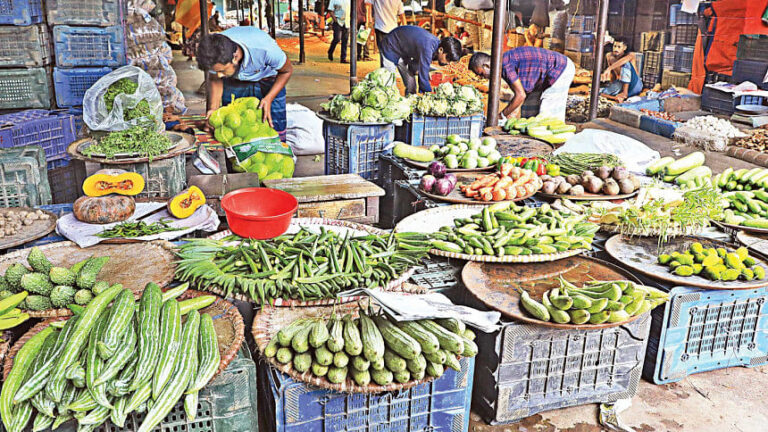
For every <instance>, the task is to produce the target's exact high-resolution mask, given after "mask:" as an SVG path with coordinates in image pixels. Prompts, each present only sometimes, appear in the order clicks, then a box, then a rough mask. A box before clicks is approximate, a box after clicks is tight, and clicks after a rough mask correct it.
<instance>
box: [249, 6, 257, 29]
mask: <svg viewBox="0 0 768 432" xmlns="http://www.w3.org/2000/svg"><path fill="white" fill-rule="evenodd" d="M248 15H249V17H250V20H251V25H255V24H256V22H255V21H254V20H253V0H250V1H249V2H248Z"/></svg>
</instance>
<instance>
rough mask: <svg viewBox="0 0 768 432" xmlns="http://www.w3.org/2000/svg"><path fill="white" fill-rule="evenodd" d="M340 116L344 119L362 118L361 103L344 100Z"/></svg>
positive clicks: (354, 120) (340, 118) (350, 120)
mask: <svg viewBox="0 0 768 432" xmlns="http://www.w3.org/2000/svg"><path fill="white" fill-rule="evenodd" d="M338 118H339V120H342V121H347V122H356V121H357V120H358V119H359V118H360V105H358V104H356V103H354V102H350V101H344V102H342V103H341V107H340V108H339V114H338Z"/></svg>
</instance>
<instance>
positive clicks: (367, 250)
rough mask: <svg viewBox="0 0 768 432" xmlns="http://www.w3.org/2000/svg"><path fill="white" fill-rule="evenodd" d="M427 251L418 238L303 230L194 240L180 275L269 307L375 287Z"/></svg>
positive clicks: (182, 253)
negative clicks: (279, 300)
mask: <svg viewBox="0 0 768 432" xmlns="http://www.w3.org/2000/svg"><path fill="white" fill-rule="evenodd" d="M428 251H429V243H428V241H426V239H425V238H424V237H423V236H422V235H420V234H411V233H398V234H385V235H367V236H357V237H353V236H351V235H346V236H344V235H340V234H338V233H336V232H334V231H329V230H326V229H325V228H321V230H320V232H319V233H316V232H312V231H310V230H308V229H306V228H302V229H301V230H300V231H299V232H297V233H296V234H286V235H282V236H280V237H277V238H274V239H271V240H248V239H242V238H240V237H237V236H230V237H228V238H225V239H222V240H218V241H217V240H210V239H193V240H191V241H189V242H188V243H185V244H183V245H182V246H181V247H180V250H179V252H178V254H177V255H178V258H179V260H178V262H177V264H178V267H177V269H176V277H177V279H180V280H182V281H188V282H191V283H195V284H197V285H198V286H199V287H200V288H201V289H206V287H209V286H215V287H218V288H219V289H221V290H222V291H224V293H225V295H226V296H230V295H231V294H233V293H237V294H243V295H246V296H248V297H250V298H251V299H252V300H253V301H254V302H255V303H258V304H268V303H272V302H273V300H274V299H277V298H290V299H298V300H319V299H328V298H335V297H336V296H337V294H338V293H340V292H343V291H346V290H349V289H353V288H376V287H382V286H385V285H386V284H387V283H389V282H390V281H392V280H394V279H397V278H398V277H399V276H400V275H401V274H402V273H404V272H405V271H406V270H407V269H408V268H410V267H412V266H415V265H418V264H419V263H420V261H421V259H422V258H424V257H425V256H426V255H427V252H428Z"/></svg>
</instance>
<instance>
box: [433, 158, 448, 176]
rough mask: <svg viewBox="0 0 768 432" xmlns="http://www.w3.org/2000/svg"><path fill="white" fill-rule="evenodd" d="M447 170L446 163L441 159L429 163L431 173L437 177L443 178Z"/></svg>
mask: <svg viewBox="0 0 768 432" xmlns="http://www.w3.org/2000/svg"><path fill="white" fill-rule="evenodd" d="M446 171H447V168H446V167H445V164H444V163H442V162H440V161H434V162H432V163H431V164H429V173H430V174H432V175H433V176H435V178H439V179H441V178H443V177H444V176H445V173H446Z"/></svg>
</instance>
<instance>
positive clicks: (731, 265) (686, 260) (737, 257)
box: [658, 242, 765, 282]
mask: <svg viewBox="0 0 768 432" xmlns="http://www.w3.org/2000/svg"><path fill="white" fill-rule="evenodd" d="M658 261H659V264H661V265H664V266H668V267H669V270H670V271H671V272H672V273H674V274H676V275H678V276H693V275H699V276H701V277H705V278H707V279H709V280H713V281H726V282H727V281H735V280H738V279H742V280H746V281H751V280H762V279H765V269H764V268H763V267H762V266H760V265H757V260H755V258H754V257H752V256H750V255H749V250H748V249H747V248H745V247H743V246H742V247H740V248H738V249H736V250H735V251H729V250H727V249H725V248H706V249H705V248H704V246H703V245H702V244H701V243H699V242H695V243H693V244H691V246H690V247H689V248H688V250H686V251H683V253H680V252H677V251H675V252H672V253H670V254H661V255H659V258H658Z"/></svg>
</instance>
